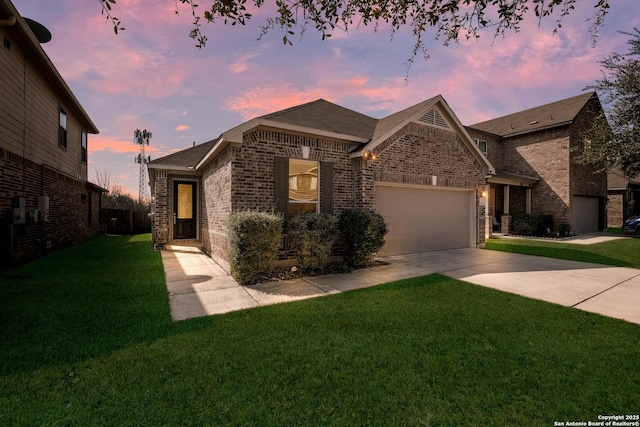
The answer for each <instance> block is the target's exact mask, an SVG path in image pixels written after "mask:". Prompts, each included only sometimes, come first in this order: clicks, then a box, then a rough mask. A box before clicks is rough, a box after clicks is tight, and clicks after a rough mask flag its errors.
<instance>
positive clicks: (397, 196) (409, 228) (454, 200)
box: [376, 186, 472, 255]
mask: <svg viewBox="0 0 640 427" xmlns="http://www.w3.org/2000/svg"><path fill="white" fill-rule="evenodd" d="M470 203H471V197H470V193H469V192H464V191H447V190H434V189H421V188H413V187H411V188H407V187H392V186H377V187H376V209H377V210H378V212H379V213H380V214H381V215H382V216H383V217H384V218H385V221H386V223H387V227H388V229H389V233H388V234H387V236H386V238H385V241H386V244H385V247H384V248H383V250H382V253H381V254H383V255H396V254H407V253H416V252H427V251H436V250H445V249H457V248H467V247H469V246H470V241H471V239H470V235H471V223H472V221H471V209H470Z"/></svg>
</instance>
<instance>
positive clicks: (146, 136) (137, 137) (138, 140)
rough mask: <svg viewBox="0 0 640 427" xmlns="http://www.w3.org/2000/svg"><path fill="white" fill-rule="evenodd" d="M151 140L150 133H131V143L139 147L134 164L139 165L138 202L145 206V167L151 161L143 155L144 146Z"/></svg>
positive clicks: (146, 200) (140, 131)
mask: <svg viewBox="0 0 640 427" xmlns="http://www.w3.org/2000/svg"><path fill="white" fill-rule="evenodd" d="M150 139H151V131H148V130H146V129H145V130H140V129H136V130H135V131H133V143H134V144H137V145H139V146H140V154H138V157H136V163H138V164H140V184H139V189H138V202H140V203H142V204H146V203H147V202H148V201H149V192H148V188H147V187H148V185H147V179H146V177H147V174H146V168H145V165H146V164H147V163H149V162H150V161H151V156H149V157H147V156H146V155H145V153H144V146H145V145H149V140H150Z"/></svg>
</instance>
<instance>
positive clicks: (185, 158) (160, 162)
mask: <svg viewBox="0 0 640 427" xmlns="http://www.w3.org/2000/svg"><path fill="white" fill-rule="evenodd" d="M216 141H217V140H215V139H214V140H213V141H208V142H205V143H202V144H198V145H194V146H193V147H190V148H187V149H184V150H181V151H178V152H176V153H173V154H169V155H167V156H164V157H160V158H159V159H156V160H152V161H151V162H149V167H150V168H151V169H154V168H157V167H159V166H170V167H171V168H172V169H186V170H194V169H195V168H196V165H197V164H198V162H199V161H200V160H202V158H203V157H204V156H205V155H206V154H207V153H208V152H209V150H210V149H211V147H213V145H214V144H215V142H216Z"/></svg>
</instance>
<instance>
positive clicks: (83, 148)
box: [80, 132, 87, 163]
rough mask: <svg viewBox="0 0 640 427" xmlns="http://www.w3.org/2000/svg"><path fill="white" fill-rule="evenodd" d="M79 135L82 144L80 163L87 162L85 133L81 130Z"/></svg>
mask: <svg viewBox="0 0 640 427" xmlns="http://www.w3.org/2000/svg"><path fill="white" fill-rule="evenodd" d="M80 135H81V136H80V140H81V145H82V147H81V148H80V160H82V163H87V133H86V132H82V133H81V134H80Z"/></svg>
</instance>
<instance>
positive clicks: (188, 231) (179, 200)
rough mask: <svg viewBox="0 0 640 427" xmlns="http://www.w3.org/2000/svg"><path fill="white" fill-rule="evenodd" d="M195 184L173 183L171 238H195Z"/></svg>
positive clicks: (185, 182)
mask: <svg viewBox="0 0 640 427" xmlns="http://www.w3.org/2000/svg"><path fill="white" fill-rule="evenodd" d="M196 200H197V198H196V183H195V182H187V181H175V182H174V183H173V238H174V239H195V238H196V212H197V210H196Z"/></svg>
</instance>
